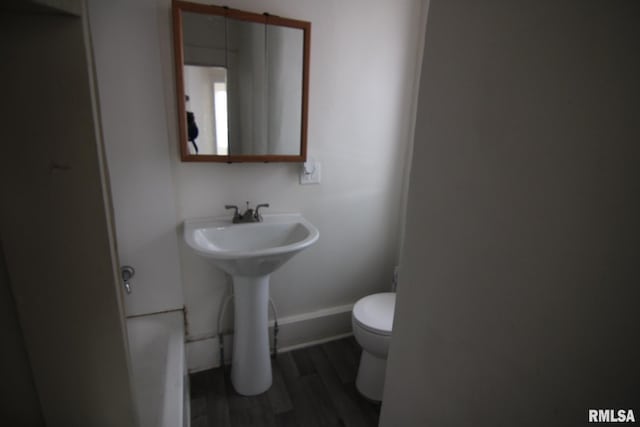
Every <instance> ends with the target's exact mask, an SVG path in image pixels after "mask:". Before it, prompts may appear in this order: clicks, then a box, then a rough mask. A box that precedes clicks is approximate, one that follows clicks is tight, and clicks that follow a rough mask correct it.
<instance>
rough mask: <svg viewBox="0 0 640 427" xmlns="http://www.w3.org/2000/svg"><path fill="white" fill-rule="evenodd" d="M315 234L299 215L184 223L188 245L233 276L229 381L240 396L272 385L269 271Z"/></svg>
mask: <svg viewBox="0 0 640 427" xmlns="http://www.w3.org/2000/svg"><path fill="white" fill-rule="evenodd" d="M318 236H319V233H318V229H317V228H315V227H314V226H313V225H312V224H311V223H310V222H308V221H307V220H306V219H304V218H303V217H302V215H300V214H271V215H264V216H263V220H262V222H257V223H249V224H233V223H232V222H231V218H230V217H224V218H209V219H197V220H187V221H185V222H184V239H185V241H186V242H187V244H188V245H189V247H191V248H192V249H193V250H194V251H195V252H196V253H197V254H198V255H201V256H203V257H206V258H209V259H210V260H211V261H212V262H213V263H214V264H215V265H216V266H217V267H218V268H220V269H222V270H224V271H225V272H227V273H229V274H230V275H231V276H232V277H233V294H234V309H235V310H234V311H235V319H234V320H235V326H234V335H233V360H232V366H231V382H232V383H233V386H234V388H235V389H236V391H237V392H238V393H240V394H242V395H245V396H253V395H256V394H260V393H263V392H265V391H267V390H268V389H269V387H270V386H271V381H272V377H271V363H270V360H269V335H268V323H267V320H268V303H269V276H270V274H271V273H272V272H273V271H275V270H276V269H277V268H278V267H280V266H282V265H283V264H284V263H285V262H287V261H288V260H289V259H291V257H293V256H294V255H295V254H296V253H298V252H300V251H301V250H303V249H305V248H307V247H309V246H310V245H312V244H313V243H315V241H316V240H318Z"/></svg>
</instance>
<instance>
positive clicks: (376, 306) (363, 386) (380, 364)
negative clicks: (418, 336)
mask: <svg viewBox="0 0 640 427" xmlns="http://www.w3.org/2000/svg"><path fill="white" fill-rule="evenodd" d="M395 305H396V294H395V292H383V293H379V294H373V295H369V296H366V297H364V298H362V299H360V300H359V301H358V302H356V304H355V305H354V306H353V311H352V315H351V324H352V326H353V335H354V336H355V338H356V341H357V342H358V344H360V346H361V347H362V356H360V366H359V367H358V375H357V377H356V388H357V389H358V391H359V392H360V393H361V394H362V395H363V396H365V397H367V398H368V399H371V400H375V401H381V400H382V392H383V389H384V374H385V370H386V365H387V353H388V352H389V343H390V342H391V331H392V327H393V312H394V309H395Z"/></svg>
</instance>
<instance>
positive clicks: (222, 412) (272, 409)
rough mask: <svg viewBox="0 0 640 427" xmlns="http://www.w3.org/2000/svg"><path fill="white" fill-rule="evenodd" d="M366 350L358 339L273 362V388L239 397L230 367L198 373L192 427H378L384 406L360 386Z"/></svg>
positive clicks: (280, 356) (193, 382) (193, 391)
mask: <svg viewBox="0 0 640 427" xmlns="http://www.w3.org/2000/svg"><path fill="white" fill-rule="evenodd" d="M359 361H360V348H359V347H358V344H357V343H356V342H355V340H354V339H353V338H352V337H349V338H344V339H341V340H337V341H331V342H328V343H325V344H320V345H317V346H314V347H308V348H304V349H300V350H295V351H291V352H288V353H281V354H278V356H277V358H275V359H272V362H271V365H272V367H273V385H272V386H271V388H270V389H269V391H267V392H266V393H263V394H261V395H259V396H252V397H245V396H240V395H239V394H237V393H236V392H235V391H234V390H233V387H232V385H231V380H230V378H229V373H230V367H229V366H226V367H224V369H223V368H216V369H211V370H209V371H204V372H199V373H196V374H192V375H191V377H190V380H191V426H192V427H208V426H216V427H222V426H234V427H235V426H300V427H309V426H345V427H347V426H348V427H350V426H377V425H378V417H379V415H380V405H379V404H375V403H373V402H371V401H369V400H367V399H365V398H364V397H362V396H361V395H360V394H358V391H357V390H356V387H355V378H356V372H357V369H358V363H359Z"/></svg>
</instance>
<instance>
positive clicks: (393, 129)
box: [89, 0, 421, 363]
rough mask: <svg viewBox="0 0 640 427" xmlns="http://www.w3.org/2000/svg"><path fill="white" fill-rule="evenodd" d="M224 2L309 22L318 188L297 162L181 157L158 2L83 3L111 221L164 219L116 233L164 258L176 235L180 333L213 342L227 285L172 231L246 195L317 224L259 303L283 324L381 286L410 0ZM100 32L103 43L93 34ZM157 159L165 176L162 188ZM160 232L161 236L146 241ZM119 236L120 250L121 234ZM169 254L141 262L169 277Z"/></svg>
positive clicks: (388, 255)
mask: <svg viewBox="0 0 640 427" xmlns="http://www.w3.org/2000/svg"><path fill="white" fill-rule="evenodd" d="M226 4H227V5H228V6H229V7H234V8H238V9H244V10H249V11H253V12H263V11H266V12H269V13H272V14H276V15H281V16H286V17H292V18H297V19H301V20H307V21H311V22H312V33H311V70H310V71H311V72H310V103H309V130H308V143H309V151H310V154H311V155H312V156H313V157H315V158H317V159H318V160H319V161H321V162H322V172H323V181H322V183H321V184H320V185H310V186H300V185H299V184H298V174H299V169H300V165H297V164H277V163H275V164H214V163H204V164H202V163H183V162H181V161H180V159H179V148H178V141H177V135H178V130H177V119H176V117H177V112H176V100H175V84H174V70H173V48H172V39H171V34H172V33H171V27H170V2H169V1H168V0H158V1H152V0H149V1H142V0H140V1H137V2H133V3H132V2H117V3H115V4H113V3H109V5H106V3H105V4H104V5H102V4H100V2H97V1H95V2H90V3H89V7H90V11H91V12H92V13H91V18H92V27H93V29H92V30H93V32H94V33H96V32H98V31H99V32H100V33H101V34H102V35H100V34H98V35H95V34H94V38H95V39H96V40H94V44H95V45H96V46H95V48H96V60H97V63H98V70H97V73H98V79H99V84H100V89H101V93H100V96H101V101H102V102H101V106H102V109H103V115H104V116H105V136H106V144H107V148H108V153H109V154H110V156H109V165H110V172H111V175H112V180H113V181H114V183H113V187H114V204H115V209H116V219H117V220H118V223H117V224H118V226H119V228H120V220H119V219H118V218H120V217H121V216H123V215H125V212H126V215H135V216H139V217H141V218H144V219H145V221H150V222H153V221H156V217H160V216H162V217H163V218H165V219H162V220H158V221H161V222H162V226H161V227H159V228H158V229H157V230H150V231H149V235H148V237H145V236H146V233H147V231H145V230H146V228H143V227H142V226H140V227H135V226H133V225H132V226H129V227H126V230H127V233H129V234H130V235H131V238H132V239H142V240H144V241H146V240H147V239H148V240H149V242H154V243H157V244H158V246H157V248H158V249H156V247H155V246H153V247H150V246H145V247H142V246H141V247H140V249H141V250H142V249H145V250H151V251H153V250H159V248H161V247H162V246H163V245H165V243H166V244H167V252H166V254H169V252H171V253H173V252H172V251H173V250H169V248H168V247H169V246H171V245H172V244H173V243H167V242H169V240H171V239H173V238H177V246H178V248H179V260H180V268H179V270H180V271H181V279H182V280H181V281H182V284H183V289H184V295H185V303H186V309H187V321H188V325H187V332H188V334H189V337H190V338H191V339H198V338H203V337H209V336H211V335H213V334H214V332H215V325H216V316H217V311H218V307H219V305H220V301H221V299H222V298H223V296H224V295H225V293H226V292H227V291H228V281H227V280H226V278H225V277H224V275H223V273H222V272H220V271H218V270H216V269H215V268H214V267H213V266H211V265H210V264H209V263H208V262H207V261H206V260H205V259H202V258H200V257H198V256H196V255H194V254H193V253H192V252H191V251H190V250H189V249H188V248H187V247H186V246H185V245H184V243H183V240H182V235H181V234H180V233H181V228H179V226H180V224H181V223H182V221H183V220H184V219H187V218H194V217H203V216H216V215H224V214H226V213H227V212H225V210H224V205H225V204H229V203H231V204H238V205H244V202H245V201H246V200H250V201H251V202H252V203H254V204H255V203H258V202H269V203H270V204H271V208H270V209H268V210H267V211H265V213H267V212H288V211H293V212H301V213H302V214H303V215H305V216H306V217H307V218H308V219H309V220H310V221H311V222H313V223H314V224H315V225H316V226H317V227H318V228H319V230H320V240H319V242H318V243H317V244H316V245H315V246H313V247H312V248H310V249H308V250H307V251H305V252H303V253H301V254H300V255H297V256H296V258H294V259H293V260H292V261H291V262H290V263H288V264H287V265H285V266H284V267H283V268H282V269H281V270H280V271H278V272H276V273H275V274H274V275H273V277H272V286H271V295H272V297H273V299H274V301H275V303H276V304H277V306H278V310H279V315H280V316H281V317H290V316H293V315H298V314H304V313H309V312H313V311H315V310H321V309H332V308H334V307H342V306H344V305H347V306H348V304H350V303H353V302H354V301H355V300H357V299H358V298H360V297H362V296H364V295H366V294H369V293H372V292H376V291H382V290H386V289H388V288H389V286H390V282H391V277H392V271H393V267H394V266H395V265H396V263H397V258H398V255H397V253H398V235H399V220H400V210H401V209H400V205H401V193H402V181H403V171H404V168H405V166H406V164H405V163H406V162H405V158H406V156H407V151H406V150H407V146H408V139H409V137H408V135H409V124H410V117H411V99H412V92H411V89H412V87H413V84H414V79H415V77H414V75H415V68H416V67H415V65H416V64H415V61H416V56H417V55H416V54H417V43H418V39H419V37H418V32H419V22H418V20H419V16H420V13H419V12H420V8H421V2H419V1H417V0H403V1H399V2H393V3H392V2H387V1H383V0H377V1H374V2H371V1H364V0H352V1H349V2H339V1H337V0H334V1H328V2H316V1H312V0H305V1H294V0H270V1H257V0H245V1H240V0H238V1H231V2H228V3H226ZM96 21H100V22H99V23H96ZM98 25H99V27H100V28H97V26H98ZM107 30H108V31H107ZM103 36H104V40H103V41H104V43H103V42H101V41H100V40H98V39H99V38H100V37H103ZM103 89H104V90H103ZM105 91H106V92H107V93H106V94H105V93H104V92H105ZM105 97H107V98H105ZM107 103H108V105H107ZM108 115H112V116H113V117H112V118H109V117H107V116H108ZM116 118H117V119H116ZM110 135H112V136H111V137H110ZM115 135H117V136H115ZM114 147H115V148H114ZM116 150H117V151H121V154H120V155H119V157H120V158H121V159H125V155H129V156H131V160H130V161H126V162H125V161H124V160H122V161H116V160H114V159H115V156H113V155H112V153H113V152H114V151H116ZM145 157H146V158H147V161H144V162H141V159H145ZM167 162H170V165H171V171H172V174H173V176H172V182H168V181H167V166H166V163H167ZM116 187H118V188H121V189H122V190H117V188H116ZM172 187H173V188H174V189H175V191H173V190H172V189H171V188H172ZM139 189H148V191H147V192H146V195H145V197H144V198H143V199H142V201H143V202H146V204H145V203H141V202H140V201H135V200H129V199H126V200H124V201H121V202H119V201H118V199H119V197H120V196H118V194H117V193H119V192H121V191H122V192H123V194H127V192H131V195H135V194H139V191H142V190H139ZM169 193H172V194H173V197H174V200H173V205H174V206H175V209H176V212H177V213H176V216H175V217H172V215H173V214H172V213H171V211H172V208H171V207H170V206H169V205H170V203H169V202H167V199H168V198H171V196H170V195H169ZM125 202H126V203H125ZM145 227H146V225H145ZM170 233H174V234H173V237H171V239H170V238H169V234H170ZM139 235H142V237H139ZM154 236H155V237H156V239H155V240H154ZM160 237H162V238H163V239H165V238H166V240H162V241H157V239H159V238H160ZM118 238H119V245H120V247H121V252H123V249H122V246H123V244H122V242H121V240H122V239H124V237H123V234H122V232H121V231H118ZM171 256H173V255H171ZM167 257H168V255H167V256H165V255H163V256H161V257H159V260H158V261H156V262H154V263H153V264H145V268H148V269H150V271H151V272H150V273H149V274H153V276H154V277H156V275H158V276H162V275H163V274H164V273H163V272H165V271H166V269H170V274H168V276H169V277H171V278H172V279H171V280H174V279H173V277H174V275H175V272H176V270H178V268H177V267H175V266H174V265H173V264H172V263H171V262H170V261H169V260H168V258H167ZM121 258H122V259H123V260H124V259H125V257H124V256H122V257H121ZM176 259H177V257H176ZM134 265H135V264H134ZM138 270H139V271H141V270H140V269H138ZM134 292H136V291H135V289H134ZM330 312H331V311H330ZM343 317H344V319H345V320H344V321H343V322H340V325H341V326H340V327H337V328H330V330H325V331H324V332H322V334H321V336H310V337H309V339H312V338H321V337H322V336H325V337H326V336H329V335H331V334H336V333H343V332H348V331H349V329H350V324H349V321H348V316H343ZM341 318H342V317H341ZM329 323H330V322H328V323H327V324H329ZM289 344H292V345H293V344H295V342H290V343H289ZM211 353H214V352H211ZM213 356H214V354H211V355H210V357H213ZM207 357H209V353H207ZM211 362H212V360H211ZM212 363H213V362H212Z"/></svg>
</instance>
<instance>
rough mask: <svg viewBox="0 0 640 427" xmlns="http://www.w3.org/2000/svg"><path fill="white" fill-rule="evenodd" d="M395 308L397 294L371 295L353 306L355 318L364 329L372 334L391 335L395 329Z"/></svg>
mask: <svg viewBox="0 0 640 427" xmlns="http://www.w3.org/2000/svg"><path fill="white" fill-rule="evenodd" d="M395 307H396V294H395V292H383V293H380V294H373V295H369V296H366V297H364V298H362V299H361V300H359V301H358V302H357V303H356V304H355V305H354V306H353V318H354V319H355V320H356V321H357V322H358V323H359V324H360V325H361V326H362V327H363V328H365V329H368V330H370V331H371V332H374V333H376V334H381V335H390V334H391V330H392V328H393V312H394V310H395Z"/></svg>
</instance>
